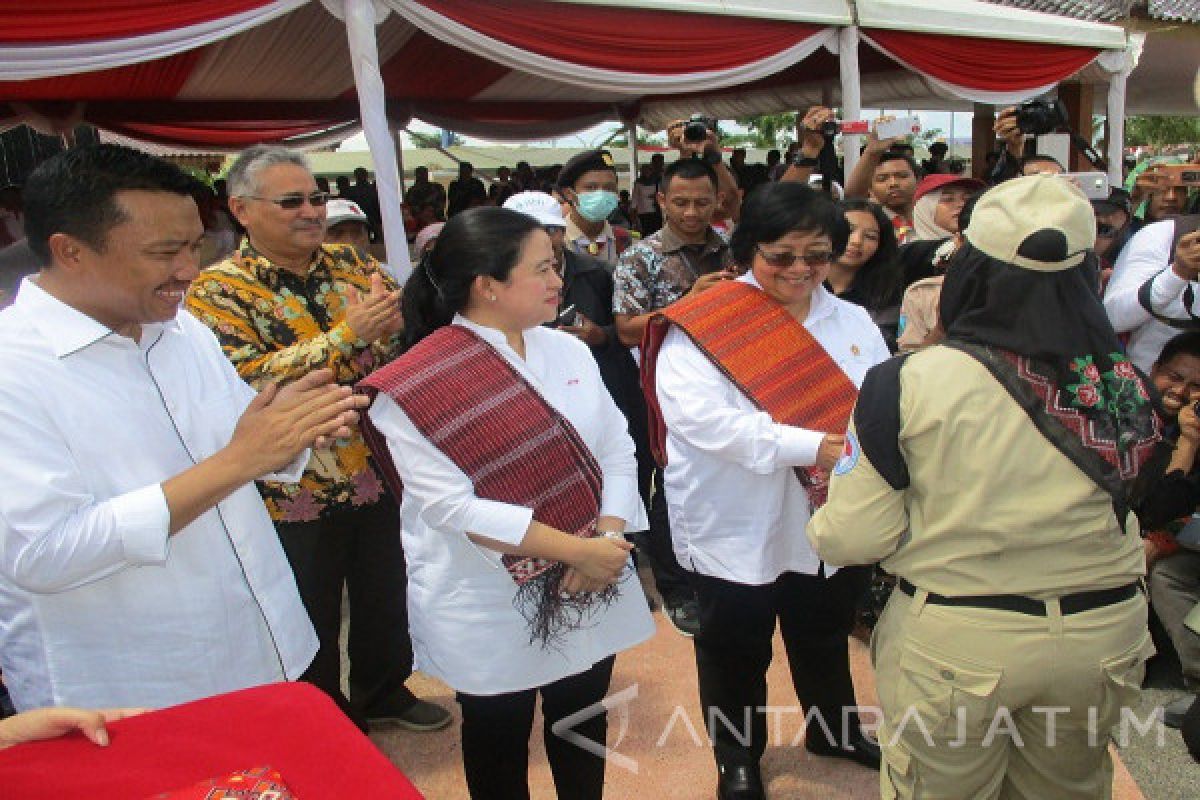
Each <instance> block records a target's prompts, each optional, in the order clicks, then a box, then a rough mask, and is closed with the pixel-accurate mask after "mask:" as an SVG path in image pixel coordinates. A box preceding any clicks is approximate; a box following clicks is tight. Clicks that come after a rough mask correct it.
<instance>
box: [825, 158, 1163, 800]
mask: <svg viewBox="0 0 1200 800" xmlns="http://www.w3.org/2000/svg"><path fill="white" fill-rule="evenodd" d="M1094 238H1095V221H1094V219H1093V216H1092V211H1091V206H1090V205H1089V204H1088V201H1087V199H1086V198H1085V197H1084V196H1083V194H1082V193H1081V192H1080V191H1079V190H1078V189H1076V188H1075V187H1073V186H1071V185H1070V184H1068V183H1067V182H1066V181H1063V180H1061V179H1058V178H1054V177H1050V176H1035V177H1029V178H1019V179H1016V180H1012V181H1009V182H1007V183H1004V184H1001V185H1000V186H998V187H996V188H994V189H992V190H990V191H988V192H987V193H986V194H984V195H983V196H982V197H981V198H980V199H979V201H978V203H977V205H976V207H975V211H974V215H973V216H972V218H971V224H970V226H969V227H968V228H967V230H966V243H965V244H964V245H963V246H962V247H961V248H960V249H959V250H958V252H957V253H956V254H955V256H954V260H953V263H952V264H951V265H950V268H949V269H948V271H947V273H946V280H945V286H944V289H943V292H942V300H941V312H942V320H943V322H944V324H945V327H946V332H947V337H948V338H947V341H946V343H945V344H943V345H939V346H935V347H931V348H929V349H927V350H924V351H921V352H919V353H915V354H913V355H911V356H909V357H908V358H907V359H906V360H898V359H893V360H891V361H889V362H885V364H882V365H880V366H878V367H876V368H875V369H874V370H872V372H871V373H870V374H868V376H867V379H866V381H865V383H864V384H863V387H862V391H861V394H860V396H859V400H858V405H857V407H856V409H855V412H854V419H853V422H852V425H851V429H850V433H849V434H848V436H847V446H846V450H845V454H844V455H843V457H842V459H841V460H840V461H839V462H838V465H837V466H836V467H835V469H834V477H833V479H832V482H831V486H830V495H829V502H828V504H827V505H826V506H825V507H824V508H822V509H821V510H820V511H819V512H818V513H817V514H816V515H815V516H814V517H813V519H812V521H811V523H810V524H809V526H808V535H809V538H810V540H811V541H812V543H813V545H814V547H815V548H816V550H817V552H818V554H819V555H820V556H821V558H823V559H824V560H825V561H827V562H829V563H831V564H838V565H841V564H866V563H871V562H874V561H881V563H882V566H883V567H884V569H886V570H888V571H889V572H891V573H893V574H895V575H896V576H897V581H898V585H897V591H896V592H894V593H893V595H892V599H891V600H890V601H889V604H888V607H887V609H886V610H885V612H884V614H883V617H882V618H881V620H880V622H879V625H878V627H877V628H876V631H875V639H874V641H873V643H872V656H873V659H874V664H875V668H876V671H877V675H878V686H879V697H880V701H881V704H882V707H883V717H884V719H883V722H882V725H881V728H880V744H881V746H882V747H883V756H884V768H883V770H882V771H881V776H882V787H883V796H884V797H887V798H890V797H903V798H909V797H918V798H920V799H921V800H938V799H939V798H941V799H944V800H949V798H972V799H974V798H1031V800H1032V798H1037V799H1038V800H1047V798H1054V800H1069V799H1071V798H1079V799H1080V800H1082V799H1083V798H1088V799H1089V800H1091V798H1101V797H1108V796H1109V795H1110V793H1111V784H1112V771H1111V764H1110V761H1109V757H1108V753H1107V750H1106V746H1107V742H1108V738H1109V733H1110V731H1111V729H1112V727H1113V725H1114V724H1116V723H1118V722H1119V721H1120V719H1121V709H1122V708H1123V707H1130V706H1132V705H1133V704H1134V702H1135V701H1136V696H1137V692H1138V687H1139V684H1140V681H1141V678H1142V672H1143V663H1144V661H1145V659H1146V658H1147V657H1148V656H1149V655H1150V654H1151V653H1152V652H1153V646H1152V645H1151V643H1150V638H1149V635H1148V633H1147V629H1146V603H1145V599H1144V597H1143V595H1142V593H1141V592H1140V591H1139V590H1138V581H1139V579H1140V578H1141V576H1142V573H1143V568H1144V558H1143V556H1142V547H1141V541H1140V539H1139V537H1138V529H1137V521H1136V519H1135V518H1134V517H1133V515H1132V514H1130V513H1129V511H1128V510H1129V507H1130V505H1131V502H1132V500H1133V499H1134V498H1133V495H1134V494H1135V492H1134V485H1135V482H1136V479H1137V477H1138V475H1139V473H1140V472H1143V471H1149V470H1148V469H1146V470H1144V469H1143V468H1144V467H1145V465H1146V464H1147V462H1148V460H1149V459H1150V457H1151V455H1152V454H1153V453H1155V452H1156V450H1157V449H1158V443H1159V442H1160V438H1161V437H1160V433H1161V428H1162V426H1161V421H1160V420H1159V418H1158V416H1157V415H1156V414H1155V412H1154V411H1153V408H1152V404H1151V402H1150V400H1149V394H1148V391H1147V382H1146V381H1145V380H1144V379H1143V378H1142V376H1140V374H1139V373H1137V372H1136V371H1135V370H1134V369H1133V367H1132V366H1131V365H1130V364H1129V362H1128V361H1127V360H1126V359H1125V358H1124V357H1123V356H1122V355H1121V354H1120V347H1119V345H1118V343H1117V339H1116V336H1115V335H1114V334H1113V331H1112V328H1111V327H1110V326H1109V324H1108V321H1107V318H1106V317H1105V315H1104V310H1103V308H1102V307H1101V305H1100V302H1099V300H1098V299H1097V297H1096V294H1095V290H1094V288H1093V287H1094V286H1095V267H1094V256H1093V255H1092V254H1091V251H1090V248H1091V246H1092V243H1093V241H1094Z"/></svg>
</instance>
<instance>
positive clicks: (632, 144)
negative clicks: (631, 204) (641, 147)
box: [625, 120, 638, 194]
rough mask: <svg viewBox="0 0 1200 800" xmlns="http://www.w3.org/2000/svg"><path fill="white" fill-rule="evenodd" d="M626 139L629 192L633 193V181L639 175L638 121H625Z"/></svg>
mask: <svg viewBox="0 0 1200 800" xmlns="http://www.w3.org/2000/svg"><path fill="white" fill-rule="evenodd" d="M625 141H626V142H627V143H628V144H629V192H630V194H632V193H633V182H634V181H636V180H637V177H638V140H637V122H635V121H633V120H629V121H628V122H626V123H625Z"/></svg>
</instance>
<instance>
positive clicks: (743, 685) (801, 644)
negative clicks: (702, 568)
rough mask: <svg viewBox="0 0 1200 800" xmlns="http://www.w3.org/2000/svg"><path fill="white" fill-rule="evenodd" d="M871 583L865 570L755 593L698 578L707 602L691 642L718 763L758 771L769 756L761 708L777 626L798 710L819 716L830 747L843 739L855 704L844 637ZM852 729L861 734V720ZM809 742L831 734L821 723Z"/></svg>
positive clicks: (786, 581) (790, 577)
mask: <svg viewBox="0 0 1200 800" xmlns="http://www.w3.org/2000/svg"><path fill="white" fill-rule="evenodd" d="M869 577H870V572H869V570H868V568H865V567H851V568H848V569H841V570H838V572H837V573H835V574H834V575H833V576H832V577H830V578H824V577H819V576H816V575H801V574H798V573H795V572H785V573H784V574H783V575H781V576H780V577H779V578H778V579H777V580H776V581H775V582H774V583H770V584H766V585H763V586H748V585H746V584H741V583H732V582H730V581H725V580H721V579H720V578H713V577H710V576H707V575H698V574H696V573H692V579H693V581H694V583H695V586H696V594H697V598H698V600H699V604H700V633H698V634H697V635H696V637H695V639H693V643H694V644H695V647H696V672H697V675H698V677H699V684H700V706H701V708H702V709H703V711H704V716H705V724H706V725H707V726H708V728H709V736H710V738H711V739H712V740H713V749H714V751H715V755H716V759H717V763H718V764H725V765H728V766H754V765H757V764H758V762H759V760H760V759H761V758H762V754H763V750H764V749H765V748H766V745H767V717H766V712H765V711H763V710H761V709H763V707H765V706H766V705H767V667H769V666H770V664H771V639H772V637H773V636H774V634H775V620H776V618H778V620H779V625H780V629H781V632H782V634H783V644H784V648H785V649H786V651H787V657H788V665H789V667H790V668H791V672H792V685H793V686H794V687H795V689H796V697H797V699H799V701H800V705H801V706H803V708H804V712H805V714H806V715H807V714H808V713H809V710H810V709H813V708H815V709H816V710H817V712H819V713H820V715H821V719H822V720H824V722H825V724H826V725H827V726H828V728H829V731H830V732H831V733H832V735H833V737H834V742H832V743H831V744H837V743H839V742H841V741H843V737H844V736H845V735H846V733H845V732H843V731H842V720H843V712H842V709H843V708H844V707H845V708H848V707H850V706H853V705H854V704H855V700H854V684H853V683H852V682H851V679H850V656H849V650H848V644H847V639H846V637H847V636H848V635H849V633H850V630H851V628H852V627H853V624H854V606H855V601H856V600H857V599H858V596H859V595H860V594H862V591H863V589H864V587H865V586H866V582H867V580H868V579H869ZM714 709H715V711H717V712H720V714H721V715H723V716H724V719H722V718H721V717H720V716H716V714H715V713H714ZM747 709H749V717H750V730H749V731H748V732H747V731H746V715H747ZM789 718H791V719H799V715H798V714H796V715H791V716H790V717H789ZM714 721H715V724H714ZM726 721H728V722H726ZM848 722H849V726H857V725H858V718H857V715H854V714H851V715H850V716H849V719H848ZM747 734H748V738H747ZM807 735H808V736H812V737H824V736H825V733H824V730H823V728H822V727H821V725H820V723H818V722H816V720H815V719H814V720H813V721H812V722H811V724H809V726H808V730H807ZM739 738H740V739H741V740H742V741H739Z"/></svg>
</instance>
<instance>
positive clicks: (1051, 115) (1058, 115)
mask: <svg viewBox="0 0 1200 800" xmlns="http://www.w3.org/2000/svg"><path fill="white" fill-rule="evenodd" d="M1016 121H1017V128H1018V129H1019V130H1020V131H1021V133H1025V134H1029V135H1031V136H1041V135H1043V134H1047V133H1053V132H1054V131H1056V130H1058V129H1059V128H1061V127H1063V126H1065V125H1066V124H1067V108H1066V106H1064V105H1063V104H1062V101H1061V100H1030V101H1028V102H1025V103H1022V104H1021V105H1019V106H1017V119H1016Z"/></svg>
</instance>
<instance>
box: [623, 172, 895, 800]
mask: <svg viewBox="0 0 1200 800" xmlns="http://www.w3.org/2000/svg"><path fill="white" fill-rule="evenodd" d="M847 236H848V229H847V225H846V221H845V218H844V217H843V215H842V214H841V212H840V211H839V210H838V209H837V207H836V206H835V205H834V204H833V202H832V201H830V200H829V199H828V198H827V197H825V196H824V195H822V194H821V193H820V192H817V191H814V190H812V189H809V188H808V187H805V186H801V185H799V184H796V183H775V184H769V185H766V186H763V187H760V188H759V189H758V190H757V191H756V192H755V193H753V194H751V195H750V197H749V199H748V200H747V201H746V204H745V205H744V206H743V211H742V221H741V223H740V224H739V226H738V228H737V230H736V231H735V232H734V234H733V238H732V241H731V247H732V251H733V255H734V258H735V260H736V261H737V263H738V265H739V266H740V267H741V268H742V270H743V271H744V274H743V275H742V277H740V278H739V279H737V280H733V281H725V282H722V283H720V284H718V285H717V286H715V287H713V288H712V289H710V290H709V291H707V292H705V293H704V294H702V295H699V296H697V297H695V298H688V299H685V300H683V301H681V302H679V303H676V304H675V305H673V306H670V307H669V308H668V309H667V310H666V311H665V312H664V313H663V314H661V315H659V316H657V317H655V318H654V320H653V321H652V322H651V324H650V326H649V329H648V331H647V334H646V338H645V340H644V342H643V352H644V360H643V366H642V370H643V375H642V377H643V385H644V387H645V390H646V397H647V402H648V403H649V405H650V406H651V434H650V435H651V441H652V444H653V445H654V447H655V450H656V455H657V456H658V457H659V458H660V460H661V459H662V458H664V457H665V459H666V467H665V489H666V496H667V502H668V505H669V508H670V514H671V530H672V537H673V539H674V546H675V553H676V555H677V557H678V559H679V563H680V564H682V565H684V566H685V567H686V568H688V569H690V570H691V571H692V574H693V578H694V582H695V585H696V591H697V595H698V597H699V604H700V623H701V624H700V627H701V630H700V633H698V634H697V635H696V637H695V639H694V643H695V647H696V665H697V672H698V676H699V685H700V702H701V706H702V707H703V708H704V712H705V718H706V721H708V720H713V719H715V721H716V724H713V725H712V726H711V729H710V731H709V734H710V737H711V738H712V740H713V742H714V749H715V754H716V760H717V767H718V776H719V786H718V795H719V797H722V798H738V800H743V799H750V798H761V797H764V796H765V795H764V792H763V786H762V781H761V778H760V775H759V769H758V763H759V760H760V758H761V756H762V754H763V750H764V747H765V745H766V743H767V724H766V714H765V712H764V711H763V708H764V707H765V706H766V705H767V691H766V672H767V667H768V665H769V664H770V662H771V656H772V652H771V639H772V636H773V635H774V630H775V624H776V620H777V619H778V620H779V623H780V626H781V629H782V634H783V641H784V646H785V648H786V650H787V655H788V661H789V664H790V666H791V672H792V682H793V684H794V686H795V688H796V693H797V695H798V698H799V700H800V704H801V705H802V706H804V707H805V709H806V710H808V711H811V710H813V709H815V710H816V711H815V712H814V715H813V716H814V717H815V713H817V712H819V715H820V719H821V721H820V722H817V721H816V720H815V718H814V719H813V721H812V722H811V723H810V724H809V725H808V736H807V739H806V746H807V748H808V750H809V751H810V752H813V753H816V754H819V755H829V756H840V757H844V758H850V759H853V760H855V761H858V762H860V763H863V764H867V765H874V766H877V765H878V759H879V750H878V747H877V746H876V745H875V744H874V743H873V742H871V741H869V740H868V739H866V738H865V737H864V736H863V734H862V733H861V731H860V730H859V726H858V720H857V717H856V716H855V715H854V714H853V713H852V712H850V711H849V710H847V711H846V712H843V709H849V707H851V706H854V705H855V700H854V687H853V685H852V683H851V680H850V668H849V660H848V655H847V638H846V637H847V635H848V633H849V631H850V627H851V624H852V621H853V614H854V602H855V600H856V598H857V595H858V593H859V592H860V591H861V590H862V588H863V585H864V577H863V575H862V573H861V572H859V573H853V574H852V573H841V572H838V571H837V570H835V569H833V568H830V567H827V566H825V565H822V564H821V562H820V560H819V559H818V558H817V556H816V555H815V554H814V553H813V551H812V549H811V548H810V547H809V545H808V542H807V541H806V540H805V537H804V535H803V530H804V526H805V524H806V523H807V521H808V518H809V515H810V514H811V512H812V509H813V507H814V506H815V505H819V504H820V503H821V502H823V499H824V486H825V485H826V484H827V479H828V474H829V472H830V470H832V469H833V468H834V465H835V464H836V463H837V462H838V459H839V458H840V457H841V456H842V452H843V447H844V442H845V437H844V434H845V431H846V427H847V423H848V420H849V416H850V412H851V409H852V408H853V405H854V400H855V397H856V394H857V389H856V387H857V386H858V385H859V384H860V383H861V382H862V379H863V376H864V375H865V373H866V371H867V369H869V368H870V367H871V366H873V365H874V364H877V363H879V362H881V361H883V360H885V359H886V358H888V355H889V353H888V349H887V345H886V344H885V343H884V341H883V337H882V336H881V335H880V333H879V329H878V328H877V327H876V326H875V324H874V323H873V322H872V321H871V318H870V316H869V315H868V314H867V312H866V311H865V310H863V309H862V308H860V307H859V306H856V305H853V304H851V303H847V302H844V301H842V300H838V299H837V298H836V297H834V296H833V295H832V294H830V292H829V291H828V290H826V289H825V288H823V286H822V283H823V282H824V280H825V278H826V276H827V274H828V272H829V267H830V263H831V262H832V261H833V260H834V259H835V258H836V257H837V256H839V255H840V254H841V253H842V251H843V249H844V248H845V246H846V240H847ZM774 702H775V704H780V702H781V701H780V700H779V699H775V701H774ZM783 702H785V703H786V701H783ZM747 719H750V720H751V724H750V730H749V731H746V730H745V721H746V720H747ZM844 719H845V720H846V724H845V727H846V728H847V730H843V720H844ZM726 720H727V721H728V723H729V724H725V721H726ZM823 728H827V729H828V730H829V731H830V732H831V733H832V734H833V741H832V742H831V741H830V740H829V737H827V736H826V735H825V734H824V732H823ZM789 735H794V734H789Z"/></svg>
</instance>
